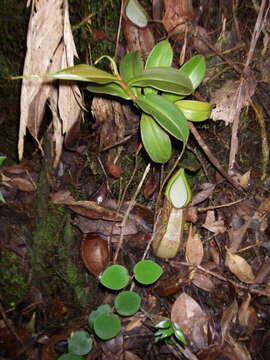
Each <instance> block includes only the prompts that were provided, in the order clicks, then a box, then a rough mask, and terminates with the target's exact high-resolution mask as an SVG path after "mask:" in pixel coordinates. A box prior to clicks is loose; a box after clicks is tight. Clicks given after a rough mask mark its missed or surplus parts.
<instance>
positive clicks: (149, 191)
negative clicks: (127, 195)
mask: <svg viewBox="0 0 270 360" xmlns="http://www.w3.org/2000/svg"><path fill="white" fill-rule="evenodd" d="M157 187H158V181H157V179H156V178H155V177H154V175H151V176H150V177H149V178H148V179H147V180H146V182H145V185H144V187H143V195H144V197H145V198H146V199H148V198H150V197H151V196H152V195H153V193H154V192H155V191H156V189H157Z"/></svg>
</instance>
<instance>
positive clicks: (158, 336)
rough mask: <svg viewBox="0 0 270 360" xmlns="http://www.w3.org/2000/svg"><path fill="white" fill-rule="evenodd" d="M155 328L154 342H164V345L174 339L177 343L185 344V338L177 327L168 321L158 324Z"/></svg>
mask: <svg viewBox="0 0 270 360" xmlns="http://www.w3.org/2000/svg"><path fill="white" fill-rule="evenodd" d="M155 328H157V329H158V330H157V331H156V332H155V342H159V341H162V340H164V341H165V342H166V343H169V344H171V343H172V338H173V337H174V338H175V339H176V340H177V341H178V342H180V343H182V344H186V343H187V342H186V339H185V336H184V334H183V332H182V330H181V329H180V327H179V325H178V324H177V323H175V322H173V321H170V320H164V321H161V322H160V323H158V324H157V325H156V326H155Z"/></svg>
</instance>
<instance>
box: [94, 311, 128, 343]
mask: <svg viewBox="0 0 270 360" xmlns="http://www.w3.org/2000/svg"><path fill="white" fill-rule="evenodd" d="M120 330H121V322H120V319H119V317H118V316H117V315H115V314H109V313H103V314H99V315H98V316H97V318H96V320H95V322H94V331H95V333H96V334H97V336H98V337H99V338H100V339H102V340H109V339H112V338H113V337H115V336H117V335H118V334H119V332H120Z"/></svg>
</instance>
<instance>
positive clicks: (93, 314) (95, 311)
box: [88, 304, 112, 329]
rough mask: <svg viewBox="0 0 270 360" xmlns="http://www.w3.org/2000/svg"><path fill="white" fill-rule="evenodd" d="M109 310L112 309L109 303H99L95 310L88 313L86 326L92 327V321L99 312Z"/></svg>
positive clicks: (107, 311)
mask: <svg viewBox="0 0 270 360" xmlns="http://www.w3.org/2000/svg"><path fill="white" fill-rule="evenodd" d="M111 311H112V309H111V307H110V305H108V304H103V305H100V306H99V307H98V308H97V310H94V311H91V313H90V315H89V316H88V326H89V327H90V329H93V326H94V322H95V320H96V317H97V316H98V315H99V314H101V313H109V312H111Z"/></svg>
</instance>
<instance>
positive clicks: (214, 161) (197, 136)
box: [188, 121, 244, 191]
mask: <svg viewBox="0 0 270 360" xmlns="http://www.w3.org/2000/svg"><path fill="white" fill-rule="evenodd" d="M188 126H189V129H190V131H191V133H192V135H193V136H194V137H195V139H196V140H197V141H198V144H199V145H200V147H201V148H202V150H203V151H204V153H205V154H206V156H207V157H208V159H209V160H210V162H211V163H212V164H213V165H214V166H215V168H216V169H217V170H218V172H219V173H220V174H221V175H222V176H223V177H224V178H225V179H226V180H228V182H229V183H230V184H231V185H233V187H235V188H236V189H238V190H241V191H244V190H243V189H242V188H241V186H240V184H238V183H237V182H236V181H234V180H233V179H232V178H231V177H230V175H228V174H227V173H226V171H225V170H224V169H223V167H222V166H221V165H220V163H219V161H218V159H217V158H216V157H215V156H214V155H213V154H212V152H211V151H210V150H209V148H208V146H207V145H206V143H205V142H204V140H203V139H202V137H201V135H200V134H199V133H198V131H197V129H196V128H195V126H194V125H193V124H192V122H190V121H189V122H188Z"/></svg>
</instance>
